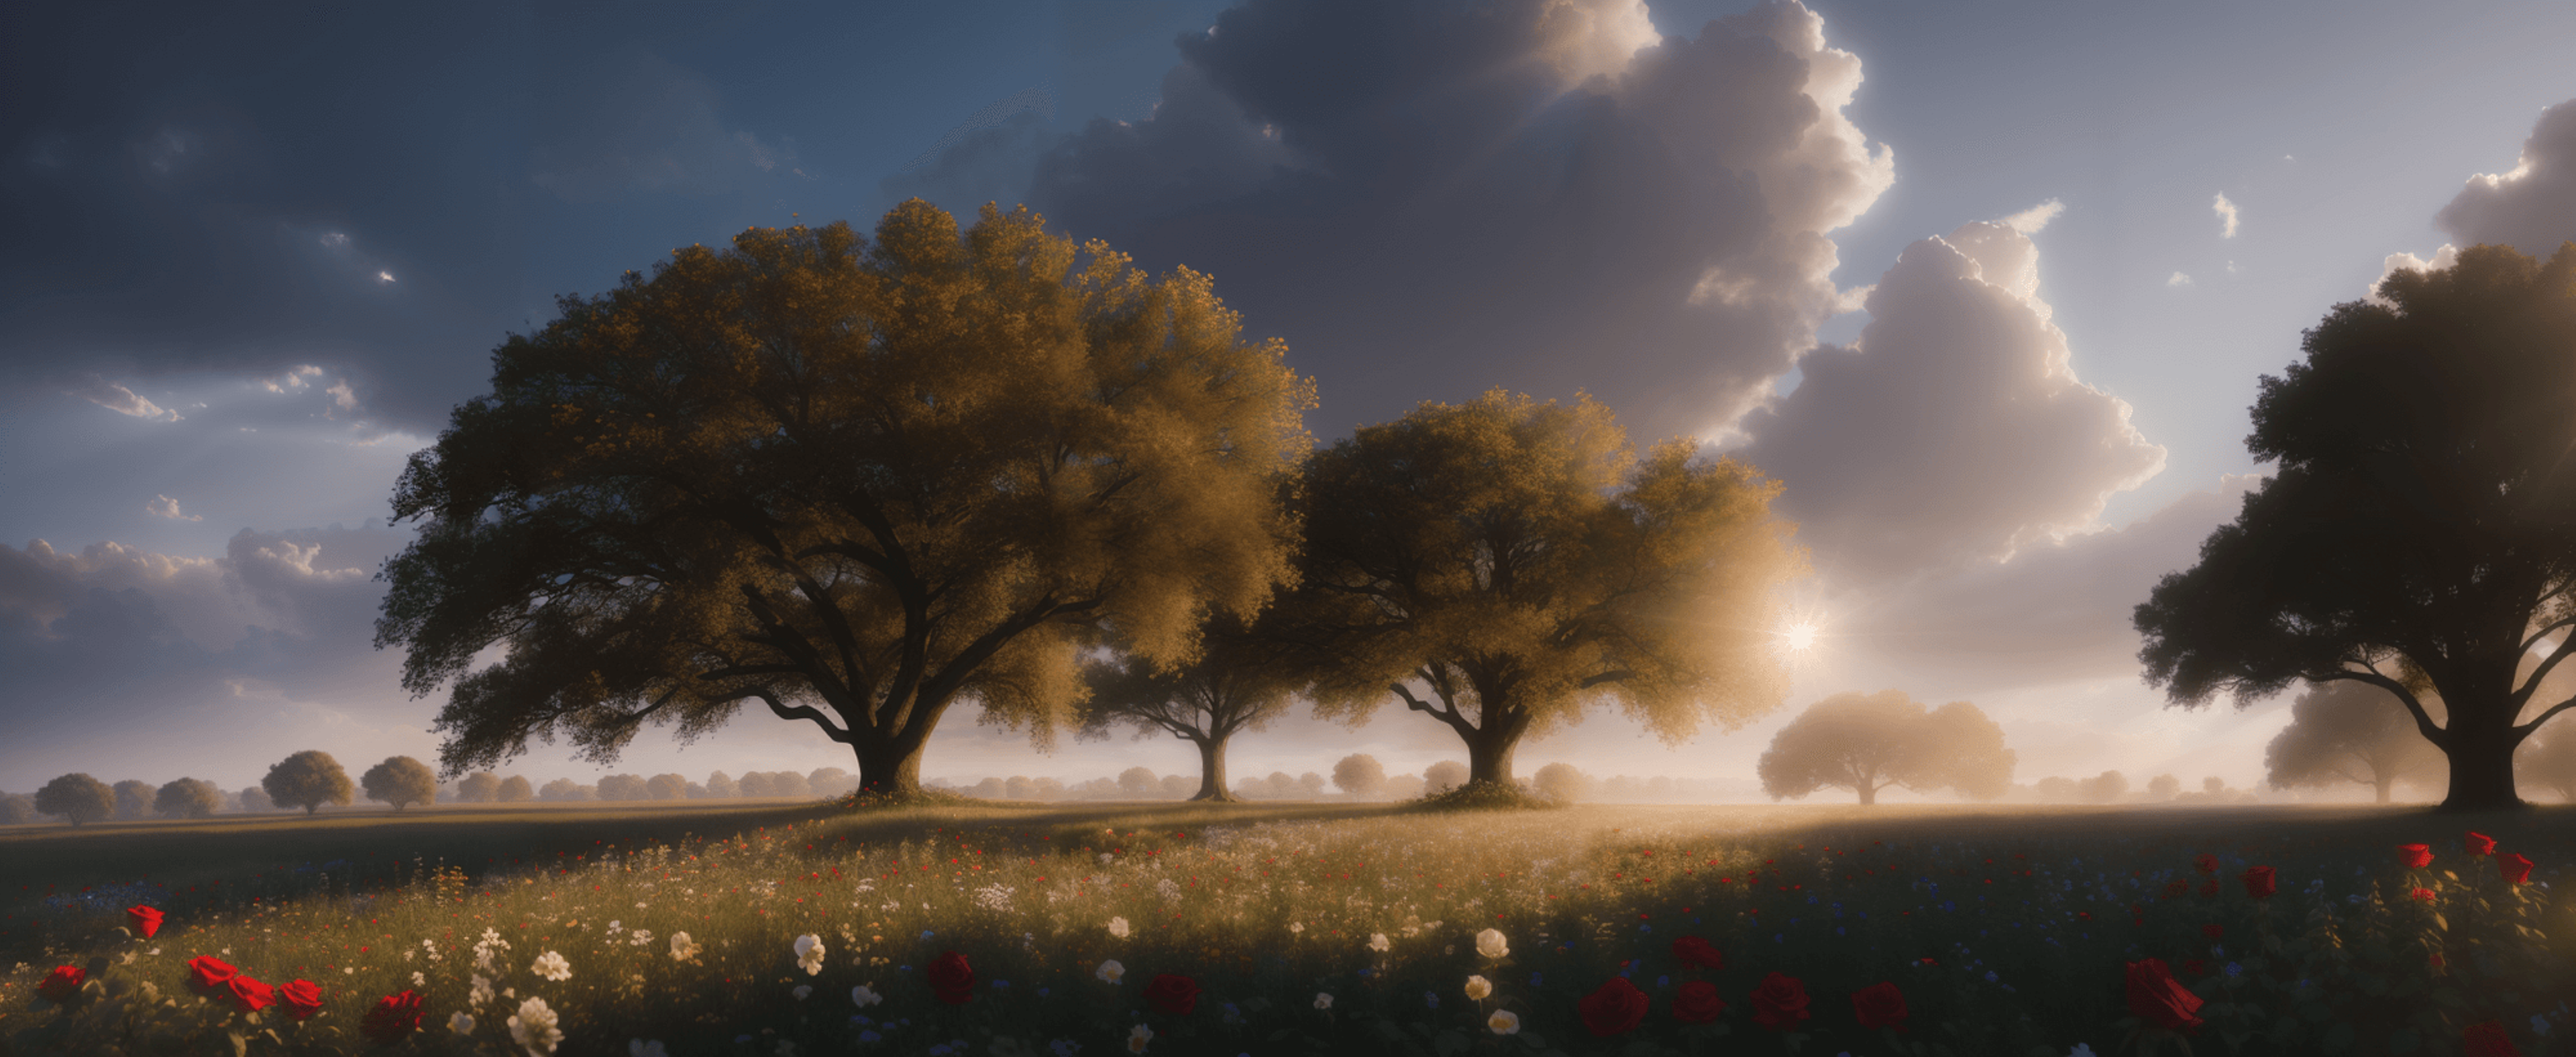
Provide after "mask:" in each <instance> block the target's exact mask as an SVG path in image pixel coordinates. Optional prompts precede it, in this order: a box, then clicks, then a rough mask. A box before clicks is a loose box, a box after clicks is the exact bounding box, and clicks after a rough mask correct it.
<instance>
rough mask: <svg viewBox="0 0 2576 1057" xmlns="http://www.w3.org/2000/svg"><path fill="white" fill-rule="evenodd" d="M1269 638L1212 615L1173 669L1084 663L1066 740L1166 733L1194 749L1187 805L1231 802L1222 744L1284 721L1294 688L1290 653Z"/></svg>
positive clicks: (1127, 660) (1125, 661) (1135, 662)
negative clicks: (1125, 731)
mask: <svg viewBox="0 0 2576 1057" xmlns="http://www.w3.org/2000/svg"><path fill="white" fill-rule="evenodd" d="M1269 635H1270V631H1269V629H1265V628H1264V627H1262V626H1261V625H1260V624H1259V623H1258V622H1255V623H1252V624H1246V623H1245V622H1244V621H1242V620H1240V619H1236V618H1233V617H1230V616H1224V615H1220V616H1218V617H1217V618H1215V619H1212V620H1210V621H1208V622H1207V623H1206V625H1205V626H1203V627H1202V628H1201V629H1200V633H1199V640H1200V646H1199V654H1198V657H1197V658H1196V659H1194V660H1192V661H1190V662H1189V663H1187V664H1184V665H1181V666H1179V667H1177V668H1170V669H1159V668H1157V667H1156V666H1155V665H1154V664H1153V663H1152V662H1151V661H1150V660H1148V659H1146V658H1144V657H1135V656H1121V657H1112V658H1106V659H1098V660H1093V661H1089V662H1086V663H1085V664H1084V665H1083V669H1082V677H1083V683H1084V686H1085V688H1086V689H1087V690H1088V691H1089V696H1088V697H1087V698H1085V699H1084V700H1083V702H1082V703H1081V704H1079V705H1077V706H1075V708H1074V716H1075V717H1076V718H1075V721H1074V736H1075V737H1076V738H1078V739H1081V740H1086V741H1097V740H1100V739H1102V738H1106V737H1108V736H1109V733H1110V730H1111V728H1113V727H1115V726H1125V727H1128V728H1129V729H1130V730H1131V731H1132V732H1133V733H1134V735H1135V737H1137V738H1144V737H1149V736H1152V735H1154V734H1157V733H1162V734H1169V735H1171V736H1172V737H1175V738H1178V739H1180V740H1182V741H1185V742H1188V743H1190V746H1191V747H1192V748H1194V749H1196V750H1198V755H1199V780H1198V783H1197V788H1196V790H1195V793H1194V794H1191V795H1190V799H1192V800H1206V801H1215V802H1231V801H1233V800H1235V799H1236V797H1235V795H1234V792H1233V791H1232V790H1230V789H1228V788H1226V778H1227V774H1226V766H1225V750H1226V746H1227V744H1229V743H1230V742H1232V741H1233V739H1234V736H1235V735H1237V734H1241V733H1244V732H1246V731H1258V730H1263V729H1266V728H1268V727H1269V726H1270V723H1271V721H1272V720H1274V719H1277V718H1278V717H1280V716H1282V715H1285V714H1287V711H1288V706H1289V705H1290V704H1291V703H1293V702H1294V701H1295V695H1296V692H1297V689H1298V686H1299V683H1300V678H1299V673H1298V671H1297V669H1296V668H1295V667H1294V662H1293V660H1292V655H1293V651H1294V647H1293V646H1291V645H1289V644H1285V643H1282V642H1280V641H1278V640H1276V639H1275V638H1271V637H1269Z"/></svg>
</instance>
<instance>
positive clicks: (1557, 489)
mask: <svg viewBox="0 0 2576 1057" xmlns="http://www.w3.org/2000/svg"><path fill="white" fill-rule="evenodd" d="M1779 489H1780V486H1779V484H1778V483H1777V482H1774V481H1770V480H1767V479H1765V478H1764V477H1763V476H1762V475H1761V473H1760V471H1759V470H1757V469H1755V468H1754V467H1752V466H1750V465H1747V464H1745V463H1743V462H1740V461H1737V460H1734V459H1708V458H1703V457H1702V456H1701V454H1700V447H1699V445H1698V443H1697V442H1695V441H1692V440H1689V439H1687V438H1676V439H1673V440H1669V441H1665V442H1663V443H1661V444H1657V445H1656V446H1654V447H1653V448H1652V449H1651V450H1649V451H1648V452H1647V453H1646V454H1645V455H1644V456H1643V457H1642V458H1641V457H1639V456H1638V455H1636V453H1635V452H1634V451H1632V450H1631V448H1630V447H1629V445H1628V441H1627V436H1626V433H1625V431H1623V430H1622V429H1621V428H1620V427H1619V425H1618V423H1617V422H1616V421H1615V419H1614V417H1613V416H1612V414H1611V412H1610V410H1609V408H1608V407H1606V406H1604V405H1602V404H1600V403H1598V402H1596V401H1594V400H1592V399H1591V398H1590V397H1588V396H1583V395H1580V394H1578V395H1577V396H1576V398H1575V400H1574V401H1573V402H1572V403H1567V404H1560V403H1557V402H1555V401H1538V400H1534V399H1532V398H1530V397H1528V396H1524V395H1513V394H1511V393H1508V392H1505V391H1503V390H1499V389H1497V390H1492V391H1489V392H1487V393H1485V394H1483V395H1482V396H1479V397H1477V398H1476V399H1474V400H1472V401H1469V402H1467V403H1465V404H1456V405H1452V404H1437V403H1429V402H1426V403H1424V404H1422V405H1421V406H1419V407H1417V408H1416V409H1415V410H1414V411H1412V412H1411V413H1409V414H1406V415H1405V416H1404V417H1402V418H1400V419H1397V420H1396V421H1394V422H1389V423H1384V424H1381V425H1374V426H1362V427H1360V428H1359V429H1358V430H1357V431H1356V432H1355V433H1353V434H1352V436H1351V437H1350V438H1349V439H1346V440H1343V441H1341V442H1339V443H1336V444H1334V445H1333V446H1331V447H1330V448H1328V449H1326V450H1323V451H1320V452H1317V453H1316V454H1315V455H1314V456H1313V457H1312V458H1309V459H1308V460H1307V461H1306V465H1305V468H1304V471H1303V473H1302V474H1301V475H1300V476H1299V478H1298V479H1297V482H1296V492H1295V494H1296V495H1297V497H1298V499H1297V505H1298V509H1299V511H1300V512H1301V514H1302V515H1303V517H1302V521H1303V524H1304V527H1305V534H1306V546H1305V550H1304V555H1303V558H1302V560H1301V565H1300V569H1301V576H1300V580H1299V583H1298V586H1297V587H1296V589H1295V590H1293V591H1291V592H1290V593H1289V594H1288V595H1286V596H1285V597H1284V598H1283V600H1282V601H1281V603H1280V604H1279V606H1278V612H1277V613H1276V614H1275V615H1273V616H1271V617H1270V618H1268V619H1270V620H1271V621H1272V622H1273V623H1274V625H1275V626H1276V627H1278V628H1279V629H1280V630H1279V631H1278V632H1277V635H1278V637H1280V638H1282V639H1284V640H1287V641H1291V642H1295V643H1299V644H1301V645H1302V647H1303V649H1304V655H1305V657H1306V660H1305V661H1304V665H1305V667H1306V669H1307V670H1308V671H1309V672H1310V673H1311V677H1312V679H1313V683H1312V685H1311V686H1310V687H1309V689H1308V691H1307V692H1308V694H1309V696H1311V697H1312V698H1313V700H1314V702H1315V706H1314V708H1315V715H1316V716H1317V717H1319V718H1323V719H1329V720H1334V721H1338V722H1342V723H1346V724H1353V725H1356V724H1359V723H1363V722H1366V721H1367V720H1368V718H1369V717H1370V716H1372V715H1373V714H1375V712H1376V711H1377V709H1378V708H1379V707H1380V706H1382V705H1384V704H1386V703H1387V702H1389V701H1401V702H1403V704H1404V706H1405V707H1406V708H1407V709H1409V710H1411V711H1414V712H1420V713H1423V714H1425V715H1427V716H1429V717H1431V718H1432V719H1434V720H1437V721H1439V722H1440V723H1442V724H1444V725H1446V726H1447V727H1449V729H1450V730H1451V731H1452V732H1454V733H1455V734H1456V735H1457V736H1458V738H1459V740H1460V741H1461V742H1462V743H1464V745H1465V747H1466V749H1467V766H1468V778H1469V780H1470V781H1473V782H1488V783H1494V784H1498V785H1512V784H1514V774H1513V768H1512V760H1513V754H1514V753H1515V752H1516V751H1517V750H1518V748H1519V747H1520V745H1521V744H1522V742H1523V741H1524V740H1525V739H1528V738H1531V737H1535V736H1539V735H1542V734H1544V733H1546V732H1547V731H1549V730H1552V729H1555V728H1556V727H1558V726H1560V725H1562V724H1567V723H1571V722H1575V721H1577V720H1579V719H1580V718H1581V716H1582V715H1583V714H1584V712H1585V711H1587V710H1588V709H1590V708H1592V707H1593V706H1594V705H1596V704H1599V703H1606V702H1615V703H1616V704H1617V705H1618V706H1619V708H1620V709H1621V711H1622V712H1624V713H1625V714H1626V715H1627V716H1628V717H1630V718H1632V719H1634V720H1636V721H1637V722H1639V723H1640V724H1642V725H1644V726H1645V728H1646V729H1647V730H1649V731H1652V732H1653V733H1654V734H1655V735H1656V736H1657V737H1659V738H1660V739H1662V740H1663V741H1664V742H1665V743H1666V744H1668V745H1670V744H1679V743H1681V742H1683V741H1685V740H1687V739H1688V738H1689V737H1690V736H1691V735H1693V734H1694V733H1696V732H1697V731H1698V729H1699V727H1700V725H1701V724H1702V723H1704V722H1714V723H1716V724H1718V725H1720V726H1722V727H1725V728H1727V729H1733V728H1735V727H1738V726H1741V725H1742V724H1744V723H1746V722H1748V721H1750V720H1751V719H1752V718H1753V717H1756V716H1759V715H1762V714H1764V713H1767V712H1769V711H1771V710H1773V709H1775V708H1777V707H1779V705H1780V703H1781V701H1782V699H1783V697H1784V696H1785V695H1786V694H1787V692H1788V679H1787V673H1786V669H1785V667H1784V666H1783V665H1782V664H1781V662H1780V658H1779V657H1778V656H1777V655H1776V653H1775V650H1774V648H1773V647H1774V645H1775V643H1776V641H1777V640H1776V639H1775V638H1774V635H1773V629H1775V628H1776V627H1777V626H1778V625H1779V623H1780V621H1779V619H1778V618H1779V615H1780V608H1779V603H1778V602H1777V601H1776V600H1775V599H1774V597H1773V593H1772V591H1771V588H1772V586H1773V585H1775V584H1778V583H1781V582H1784V581H1785V580H1787V579H1788V578H1790V577H1792V576H1794V575H1795V574H1796V573H1797V572H1798V571H1799V570H1800V569H1801V568H1803V565H1804V563H1803V560H1802V559H1801V558H1800V557H1799V554H1798V552H1797V551H1795V550H1794V549H1792V548H1791V547H1790V546H1789V543H1788V534H1789V529H1790V527H1789V526H1788V525H1786V524H1785V523H1782V522H1779V521H1777V520H1775V519H1773V518H1772V516H1771V513H1770V502H1771V500H1772V498H1773V497H1775V496H1777V495H1778V494H1779ZM1390 695H1391V696H1390ZM1426 777H1427V776H1426Z"/></svg>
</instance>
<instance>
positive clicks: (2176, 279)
mask: <svg viewBox="0 0 2576 1057" xmlns="http://www.w3.org/2000/svg"><path fill="white" fill-rule="evenodd" d="M2165 285H2166V286H2190V285H2191V276H2189V275H2186V274H2184V273H2182V272H2175V273H2173V274H2172V275H2168V276H2166V277H2165Z"/></svg>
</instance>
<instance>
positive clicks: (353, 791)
mask: <svg viewBox="0 0 2576 1057" xmlns="http://www.w3.org/2000/svg"><path fill="white" fill-rule="evenodd" d="M259 787H260V789H262V790H264V791H266V792H267V793H268V799H269V802H270V803H273V804H276V805H277V806H278V807H280V808H289V807H300V808H303V809H304V813H305V814H307V815H311V814H313V813H315V812H317V811H320V810H321V809H322V805H324V804H338V805H340V806H342V807H347V806H349V804H350V802H351V801H352V800H354V799H355V798H356V796H357V787H356V786H355V785H354V784H352V783H351V782H350V781H349V772H347V771H344V770H341V769H340V761H338V760H335V759H332V758H331V754H330V753H327V752H324V751H322V750H320V749H306V750H304V751H302V752H299V753H296V754H294V755H292V756H289V757H287V758H285V759H283V760H280V761H278V762H277V765H276V766H274V767H270V768H269V769H268V775H267V777H264V778H261V779H260V780H259Z"/></svg>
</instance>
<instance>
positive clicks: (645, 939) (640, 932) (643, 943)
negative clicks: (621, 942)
mask: <svg viewBox="0 0 2576 1057" xmlns="http://www.w3.org/2000/svg"><path fill="white" fill-rule="evenodd" d="M626 942H627V943H628V944H629V945H632V946H636V947H648V946H651V945H652V943H653V930H652V929H636V930H635V931H633V932H629V933H627V934H626Z"/></svg>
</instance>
